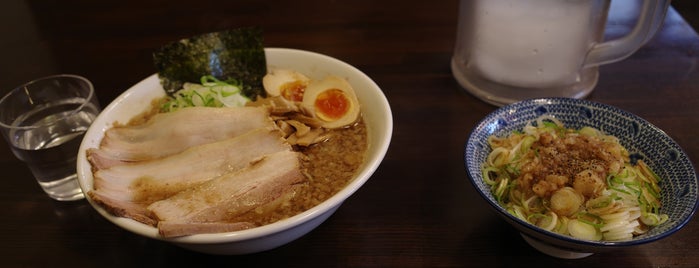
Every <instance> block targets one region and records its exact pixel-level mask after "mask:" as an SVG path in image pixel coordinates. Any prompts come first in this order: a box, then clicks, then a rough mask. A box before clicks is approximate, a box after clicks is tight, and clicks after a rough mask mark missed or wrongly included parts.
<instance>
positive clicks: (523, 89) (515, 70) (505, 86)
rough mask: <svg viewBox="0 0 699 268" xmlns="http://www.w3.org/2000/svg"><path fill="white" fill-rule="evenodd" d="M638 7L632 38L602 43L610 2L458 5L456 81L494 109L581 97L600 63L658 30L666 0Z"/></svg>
mask: <svg viewBox="0 0 699 268" xmlns="http://www.w3.org/2000/svg"><path fill="white" fill-rule="evenodd" d="M634 3H635V2H634ZM639 3H640V5H641V9H640V15H639V19H638V22H637V24H636V26H635V27H634V29H633V30H632V32H631V33H629V34H628V35H627V36H624V37H622V38H619V39H615V40H610V41H604V42H603V37H604V29H605V24H606V20H607V13H608V10H609V7H610V1H609V0H516V1H515V0H462V1H461V2H460V8H459V23H458V27H457V37H456V44H455V49H454V55H453V57H452V62H451V66H452V72H453V75H454V77H455V79H456V80H457V81H458V82H459V84H460V85H461V86H462V87H463V88H464V89H465V90H466V91H468V92H469V93H472V94H473V95H475V96H477V97H479V98H481V99H482V100H484V101H486V102H489V103H491V104H495V105H504V104H508V103H512V102H515V101H519V100H523V99H529V98H536V97H571V98H583V97H585V96H587V95H588V94H589V93H590V92H591V91H592V89H593V88H594V87H595V85H596V83H597V78H598V75H599V74H598V65H600V64H606V63H610V62H614V61H618V60H621V59H623V58H625V57H627V56H629V55H631V54H632V53H633V52H635V51H636V50H637V49H638V48H640V47H641V46H642V45H643V43H644V42H645V41H647V40H648V39H650V38H649V36H652V35H653V34H654V33H655V31H656V30H657V29H658V28H659V26H660V25H661V24H662V20H663V19H664V15H665V12H666V10H667V7H668V5H669V1H663V0H642V1H641V0H639V1H638V3H637V4H639Z"/></svg>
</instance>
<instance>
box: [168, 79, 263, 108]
mask: <svg viewBox="0 0 699 268" xmlns="http://www.w3.org/2000/svg"><path fill="white" fill-rule="evenodd" d="M242 88H243V86H242V85H241V84H240V83H239V82H237V81H231V82H225V81H221V80H218V79H216V78H215V77H213V76H210V75H207V76H203V77H202V78H201V84H195V83H185V84H184V86H183V88H182V89H180V90H179V91H177V92H175V93H174V95H173V97H171V98H170V99H169V100H168V101H167V102H166V103H164V104H163V105H162V106H161V111H163V112H171V111H176V110H179V109H182V108H186V107H194V106H204V107H241V106H244V105H245V103H247V102H248V101H250V99H248V98H247V97H245V96H244V95H243V94H242Z"/></svg>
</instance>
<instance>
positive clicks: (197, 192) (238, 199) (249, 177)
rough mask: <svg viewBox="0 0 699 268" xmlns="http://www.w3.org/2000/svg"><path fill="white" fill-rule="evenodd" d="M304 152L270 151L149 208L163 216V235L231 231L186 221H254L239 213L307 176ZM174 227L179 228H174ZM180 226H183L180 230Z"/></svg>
mask: <svg viewBox="0 0 699 268" xmlns="http://www.w3.org/2000/svg"><path fill="white" fill-rule="evenodd" d="M300 156H301V155H300V153H297V152H293V151H283V152H277V153H273V154H269V155H267V156H264V157H262V158H260V159H259V160H258V161H254V162H253V163H251V164H250V165H249V166H248V167H246V168H243V169H241V170H238V171H236V172H232V173H229V174H226V175H223V176H220V177H217V178H215V179H212V180H210V181H207V182H205V183H203V184H200V185H199V186H196V187H194V188H190V189H187V190H185V191H182V192H180V193H178V194H176V195H174V196H172V197H170V198H168V199H165V200H161V201H158V202H155V203H153V204H151V205H150V206H148V209H149V210H150V211H151V212H152V213H153V214H154V215H155V216H156V218H157V219H158V220H159V224H158V226H159V231H160V234H161V235H163V236H178V235H189V234H193V233H192V231H197V230H200V231H203V232H217V231H221V232H223V231H230V230H231V228H227V229H226V228H221V229H218V230H217V229H215V228H213V229H212V228H203V229H199V228H190V230H182V229H181V228H182V226H186V225H184V224H193V225H192V226H202V225H206V224H210V225H215V224H214V223H219V225H221V226H229V227H230V226H231V225H234V226H235V225H240V226H247V227H246V228H248V227H249V226H250V225H249V224H247V223H245V222H240V221H237V220H236V217H237V216H239V215H241V214H243V213H245V212H248V211H250V210H252V209H255V208H258V207H264V206H265V205H266V204H268V203H270V202H273V201H275V200H277V199H278V198H285V197H286V196H288V195H289V192H290V191H293V189H294V186H295V185H296V184H298V183H300V182H302V181H303V180H304V178H305V177H304V175H303V174H302V172H301V166H300V160H299V157H300ZM173 228H175V229H174V230H173ZM176 228H180V229H179V230H177V229H176Z"/></svg>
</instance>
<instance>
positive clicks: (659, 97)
mask: <svg viewBox="0 0 699 268" xmlns="http://www.w3.org/2000/svg"><path fill="white" fill-rule="evenodd" d="M627 2H634V1H627ZM457 7H458V1H455V0H447V1H376V0H356V1H348V0H334V1H333V0H327V1H321V0H304V1H251V0H238V1H209V0H199V1H180V0H172V1H131V0H126V1H74V0H66V1H51V0H43V1H15V0H11V1H2V3H1V4H0V20H1V21H2V23H0V30H1V31H2V39H0V93H3V94H4V93H5V92H7V91H9V90H10V89H12V88H13V87H15V86H17V85H19V84H21V83H23V82H25V81H27V80H31V79H33V78H37V77H40V76H45V75H50V74H56V73H73V74H79V75H83V76H85V77H87V78H89V79H90V80H91V81H92V82H93V83H94V85H95V87H96V90H97V94H98V96H99V101H100V102H101V103H102V105H103V106H106V105H107V104H108V103H110V102H111V101H112V100H113V99H114V98H116V97H117V96H118V95H119V94H121V93H122V92H123V91H124V90H126V89H128V88H129V87H130V86H131V85H133V84H135V83H137V82H139V81H140V80H142V79H144V78H146V77H147V76H149V75H151V74H153V73H154V72H155V68H154V67H153V63H152V53H153V52H154V51H155V50H156V49H157V48H158V47H160V46H161V45H163V44H165V43H168V42H172V41H175V40H178V39H180V38H185V37H189V36H192V35H197V34H201V33H206V32H213V31H219V30H225V29H230V28H235V27H241V26H260V27H262V28H263V29H264V38H265V46H267V47H285V48H296V49H303V50H310V51H314V52H318V53H322V54H326V55H329V56H332V57H335V58H337V59H340V60H342V61H345V62H347V63H349V64H351V65H354V66H355V67H357V68H359V69H360V70H362V71H363V72H365V73H366V74H367V75H369V76H370V77H371V78H372V79H374V81H375V82H376V83H377V84H378V85H379V86H380V87H381V88H382V90H383V92H384V94H385V95H386V97H387V98H388V101H389V103H390V104H391V108H392V109H393V118H394V129H393V140H392V142H391V146H390V148H389V150H388V153H387V155H386V157H385V159H384V161H383V163H382V164H381V166H380V167H379V168H378V169H377V170H376V172H375V173H374V175H373V176H372V177H371V178H370V179H369V181H368V182H367V183H366V184H365V185H364V186H363V187H362V188H361V189H360V190H359V191H357V192H356V193H355V194H354V195H353V196H352V197H350V198H349V199H348V200H347V201H346V202H345V203H344V204H343V205H342V206H341V207H340V209H339V210H337V212H336V213H335V214H334V215H333V216H331V217H330V218H329V219H328V220H327V221H326V222H325V223H323V224H322V225H321V226H319V227H318V228H317V229H315V230H313V231H312V232H310V233H309V234H307V235H305V236H303V237H301V238H300V239H298V240H296V241H293V242H291V243H289V244H287V245H284V246H282V247H279V248H276V249H273V250H270V251H266V252H261V253H257V254H250V255H242V256H217V255H207V254H201V253H196V252H192V251H188V250H185V249H182V248H179V247H177V246H174V245H171V244H168V243H165V242H161V241H156V240H151V239H147V238H144V237H140V236H138V235H135V234H132V233H130V232H127V231H125V230H122V229H120V228H118V227H117V226H115V225H114V224H112V223H110V222H108V221H107V220H105V219H103V218H102V217H101V216H100V215H99V214H98V213H97V212H95V211H94V210H93V209H92V208H91V207H90V206H89V205H88V203H87V202H86V201H85V200H82V201H77V202H57V201H53V200H51V199H49V197H48V196H46V195H45V194H44V193H43V192H42V191H41V189H40V188H39V186H38V185H37V183H36V182H35V181H34V179H33V178H32V176H31V174H30V172H29V170H28V169H27V168H26V167H25V166H24V165H23V164H22V163H21V162H20V161H19V160H17V159H16V158H15V157H14V156H13V155H12V153H11V152H10V150H9V149H8V148H7V145H6V144H5V143H1V144H0V147H2V148H0V173H1V174H2V175H0V177H2V183H1V184H0V208H2V209H0V241H1V242H0V267H69V266H70V267H112V266H114V267H146V266H147V267H167V266H196V267H205V266H214V265H216V266H223V267H247V266H255V267H268V266H278V267H287V266H289V267H295V266H299V267H365V266H378V267H521V266H526V267H562V266H565V267H699V242H698V241H699V221H698V220H697V219H696V217H695V218H694V219H692V220H691V221H690V222H689V223H688V224H687V225H686V226H685V227H684V228H683V229H682V230H680V231H678V232H677V233H675V234H674V235H672V236H671V237H668V238H666V239H663V240H660V241H657V242H655V243H651V244H645V245H641V246H637V247H632V248H625V249H619V250H615V251H611V252H605V253H597V254H594V255H592V256H590V257H587V258H583V259H577V260H565V259H557V258H553V257H549V256H547V255H544V254H542V253H540V252H538V251H536V250H534V249H533V248H532V247H530V246H529V245H528V244H526V243H525V242H524V240H523V239H522V238H521V237H520V236H519V234H518V232H517V231H516V230H515V229H514V228H512V227H511V226H509V225H508V224H507V223H505V222H504V221H503V220H501V219H500V218H499V216H497V215H496V214H494V213H493V212H491V211H490V210H489V209H488V208H487V207H488V204H486V203H485V202H484V201H483V200H482V199H481V198H480V197H479V195H478V194H477V193H476V192H475V189H474V187H472V186H471V184H470V183H469V182H468V178H467V174H466V170H465V167H464V164H463V156H462V153H463V146H464V144H465V142H466V139H467V137H468V135H469V133H470V132H471V130H472V128H473V127H474V126H475V125H476V124H477V122H478V121H479V120H480V119H482V118H483V117H484V116H486V115H487V114H488V113H490V112H492V111H493V110H494V109H496V107H494V106H492V105H489V104H487V103H484V102H482V101H480V100H478V99H477V98H475V97H473V96H471V95H469V94H467V93H465V91H463V90H462V89H461V88H460V86H459V85H458V84H457V82H456V81H455V80H454V78H453V77H452V75H451V70H450V67H449V61H450V58H451V55H452V51H453V46H454V39H455V33H456V22H457ZM625 8H627V9H624V10H622V11H617V12H616V13H613V14H612V15H610V20H609V23H608V25H609V28H608V31H607V36H608V37H614V36H618V35H621V34H623V33H625V32H628V30H629V29H630V25H631V24H632V23H633V20H634V17H633V16H628V15H625V14H624V13H626V10H634V8H635V7H634V6H633V5H629V6H626V7H625ZM615 14H616V15H615ZM588 99H590V100H593V101H598V102H603V103H606V104H610V105H614V106H617V107H619V108H621V109H624V110H626V111H629V112H632V113H634V114H636V115H639V116H641V117H643V118H645V119H646V120H648V121H650V122H651V123H652V124H654V125H656V126H657V127H659V128H661V129H663V130H664V131H665V132H666V133H667V134H668V135H670V136H671V137H672V138H673V139H674V140H675V141H676V142H677V143H678V144H679V145H680V146H681V147H682V148H683V149H684V151H685V152H686V153H687V155H688V156H689V158H690V159H691V161H692V163H693V164H694V166H695V167H696V166H698V165H697V164H698V162H697V161H698V160H699V138H697V135H699V36H698V35H697V33H696V31H695V30H694V29H693V28H692V26H690V25H689V24H688V23H687V22H686V20H685V19H684V18H682V17H681V16H680V15H679V13H678V12H676V10H674V9H671V10H670V12H669V13H668V16H667V18H666V20H665V24H664V26H663V27H662V29H661V30H660V32H659V33H658V34H657V35H656V36H655V37H654V38H653V39H652V40H650V41H649V42H648V43H647V44H646V45H645V46H643V47H642V48H641V49H640V50H638V51H637V52H636V53H634V54H633V55H632V56H631V57H629V58H627V59H625V60H623V61H620V62H616V63H612V64H608V65H604V66H602V67H601V68H600V79H599V83H598V85H597V87H596V89H595V90H594V91H593V93H592V94H591V95H590V96H589V97H588Z"/></svg>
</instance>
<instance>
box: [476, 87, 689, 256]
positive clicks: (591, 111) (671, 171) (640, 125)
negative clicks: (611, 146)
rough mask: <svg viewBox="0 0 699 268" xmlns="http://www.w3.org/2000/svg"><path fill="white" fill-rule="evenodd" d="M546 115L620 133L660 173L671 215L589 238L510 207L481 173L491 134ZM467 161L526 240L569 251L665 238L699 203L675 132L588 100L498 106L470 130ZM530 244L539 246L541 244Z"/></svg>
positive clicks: (481, 187) (479, 186)
mask: <svg viewBox="0 0 699 268" xmlns="http://www.w3.org/2000/svg"><path fill="white" fill-rule="evenodd" d="M542 115H550V116H553V117H555V118H556V119H558V120H560V121H561V122H562V123H564V124H565V126H566V127H567V128H576V129H578V128H581V127H583V126H590V127H595V128H597V129H599V130H601V131H603V132H604V133H606V134H610V135H614V136H616V137H617V138H619V141H620V143H621V144H622V145H623V146H624V147H625V148H626V149H627V150H628V151H629V153H630V154H631V156H632V157H635V158H639V159H643V161H645V162H646V163H647V164H648V165H649V166H650V167H651V169H652V170H653V171H655V172H656V173H657V174H658V175H659V176H660V177H661V178H662V181H661V182H660V188H661V190H662V191H661V202H662V208H661V213H665V214H667V215H668V216H669V220H668V221H667V222H666V223H664V224H662V225H659V226H656V227H653V228H652V229H651V230H650V231H649V232H647V233H645V234H643V235H639V236H636V237H634V238H633V239H632V240H628V241H587V240H581V239H576V238H573V237H570V236H566V235H561V234H557V233H554V232H550V231H546V230H543V229H541V228H539V227H537V226H535V225H533V224H530V223H527V222H525V221H523V220H521V219H519V218H517V217H515V216H514V215H511V214H510V213H508V212H507V211H506V210H505V209H504V208H503V207H501V206H500V205H499V204H498V202H497V201H496V200H495V198H494V197H493V195H492V194H491V191H490V188H489V186H488V185H487V184H486V183H485V182H484V181H483V177H482V175H481V165H482V163H484V162H485V159H486V157H487V156H488V153H489V152H490V151H491V150H490V147H489V145H488V141H487V139H488V137H489V136H491V135H497V136H506V135H508V134H509V133H511V132H512V131H515V130H521V129H522V128H523V127H524V126H525V125H526V124H527V122H529V121H532V120H534V119H536V118H537V117H539V116H542ZM464 162H465V165H466V170H467V172H468V175H469V179H470V181H471V183H472V185H473V186H474V187H475V188H476V190H477V191H478V193H479V194H480V195H481V196H482V197H483V199H485V200H486V201H487V203H488V204H489V205H490V206H491V207H492V208H493V209H494V210H495V211H496V213H497V214H498V215H500V216H501V217H502V218H504V219H505V220H506V221H507V222H509V223H510V224H511V225H513V226H514V227H515V228H516V229H517V230H518V231H520V232H521V233H522V234H523V235H524V236H525V239H526V240H527V242H528V243H530V244H532V243H531V240H530V238H533V239H534V240H535V241H537V242H540V243H542V244H545V245H547V246H551V247H554V248H556V249H560V250H563V251H566V252H578V253H595V252H602V251H606V250H609V249H615V248H623V247H629V246H636V245H641V244H646V243H650V242H653V241H657V240H660V239H663V238H665V237H668V236H670V235H672V234H673V233H675V232H677V231H678V230H680V229H681V228H682V227H684V225H686V224H687V222H689V220H690V219H691V218H692V217H693V215H694V213H695V212H696V210H697V206H698V205H699V202H698V201H697V175H696V172H695V169H694V167H693V166H692V162H691V161H690V160H689V158H688V157H687V155H686V154H685V153H684V151H683V150H682V148H680V146H679V145H678V144H677V143H676V142H675V141H674V140H673V139H672V138H670V137H669V136H668V135H667V134H666V133H665V132H664V131H662V130H661V129H659V128H658V127H656V126H654V125H652V124H651V123H649V122H648V121H646V120H644V119H642V118H640V117H638V116H636V115H634V114H632V113H629V112H626V111H623V110H621V109H619V108H616V107H612V106H609V105H606V104H602V103H597V102H592V101H588V100H581V99H571V98H539V99H531V100H524V101H520V102H517V103H513V104H510V105H506V106H503V107H500V108H499V109H497V110H495V111H494V112H492V113H491V114H489V115H488V116H486V117H485V118H484V119H482V120H481V121H480V122H479V123H478V125H476V127H475V128H474V129H473V131H472V132H471V135H470V136H469V138H468V141H467V143H466V145H465V151H464ZM537 244H538V243H537ZM532 246H534V247H535V248H537V249H539V250H541V248H539V247H538V246H537V245H534V244H532ZM544 253H547V252H544ZM549 255H552V254H549Z"/></svg>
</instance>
